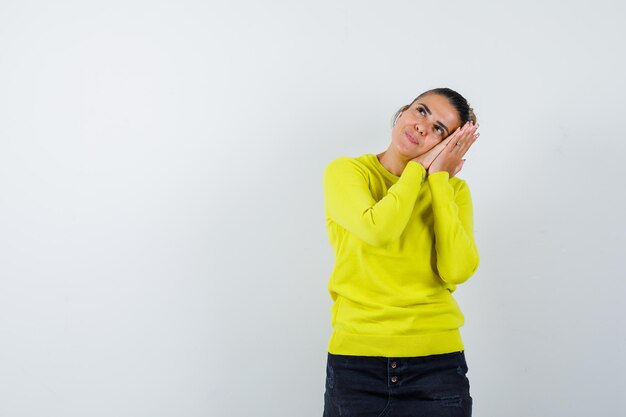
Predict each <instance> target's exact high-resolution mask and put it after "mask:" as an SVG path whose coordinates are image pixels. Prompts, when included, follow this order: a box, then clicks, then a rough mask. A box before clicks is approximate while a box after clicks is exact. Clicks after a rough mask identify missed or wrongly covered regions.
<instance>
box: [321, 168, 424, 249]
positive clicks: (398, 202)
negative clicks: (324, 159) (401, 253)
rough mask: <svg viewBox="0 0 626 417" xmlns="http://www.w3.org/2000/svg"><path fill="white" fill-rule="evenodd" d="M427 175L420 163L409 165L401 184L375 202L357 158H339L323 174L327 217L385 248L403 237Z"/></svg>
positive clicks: (366, 174)
mask: <svg viewBox="0 0 626 417" xmlns="http://www.w3.org/2000/svg"><path fill="white" fill-rule="evenodd" d="M425 175H426V170H425V169H424V167H423V166H422V165H421V164H419V163H417V162H413V161H411V162H409V163H408V164H407V166H406V167H405V169H404V171H403V172H402V175H401V176H400V178H399V179H398V181H397V182H396V183H395V184H394V185H392V186H391V187H389V189H388V191H387V194H386V195H385V196H384V197H383V198H382V199H381V200H380V201H376V200H375V199H374V197H373V196H372V193H371V192H370V189H369V174H368V172H367V171H366V169H365V168H364V167H363V166H362V165H361V164H360V163H359V162H358V161H355V160H354V159H351V158H339V159H336V160H334V161H332V162H331V163H330V164H329V165H328V166H327V167H326V170H325V171H324V179H323V186H324V206H325V208H326V213H327V216H328V217H330V219H331V220H333V221H334V222H335V223H337V224H338V225H340V226H341V227H343V228H344V229H346V230H347V231H348V232H350V233H351V234H353V235H355V236H356V237H358V238H359V239H361V240H363V241H364V242H366V243H368V244H370V245H373V246H386V245H387V244H389V243H391V242H393V241H395V240H397V239H398V238H400V236H401V235H402V232H403V231H404V229H405V227H406V225H407V223H408V222H409V219H410V217H411V213H412V211H413V208H414V206H415V200H416V198H417V194H418V192H419V190H420V188H421V186H422V182H423V180H424V177H425Z"/></svg>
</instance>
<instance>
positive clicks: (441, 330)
mask: <svg viewBox="0 0 626 417" xmlns="http://www.w3.org/2000/svg"><path fill="white" fill-rule="evenodd" d="M476 129H477V125H476V118H475V116H474V113H473V111H472V109H471V108H470V106H469V105H468V103H467V101H466V100H465V99H464V98H463V97H462V96H461V95H460V94H458V93H457V92H455V91H453V90H450V89H448V88H437V89H434V90H429V91H426V92H425V93H423V94H421V95H419V96H418V97H417V98H416V99H415V100H413V102H412V103H411V104H409V105H405V106H403V107H402V108H400V110H398V112H397V113H396V116H395V118H394V126H393V129H392V132H391V144H390V145H389V147H388V148H387V150H386V151H384V152H382V153H380V154H378V155H372V154H366V155H363V156H360V157H357V158H347V157H342V158H339V159H336V160H334V161H332V162H331V163H330V164H329V165H328V166H327V168H326V170H325V171H324V182H323V184H324V205H325V209H326V225H327V231H328V236H329V240H330V243H331V246H332V248H333V250H334V252H335V266H334V269H333V272H332V275H331V277H330V282H329V286H328V288H329V292H330V295H331V297H332V299H333V301H334V304H333V308H332V325H333V334H332V336H331V338H330V342H329V347H328V351H329V353H328V363H327V369H326V372H327V374H326V393H325V395H324V417H334V416H342V417H347V416H358V417H367V416H372V417H383V416H385V417H400V416H407V417H409V416H410V417H417V416H425V417H437V416H459V417H460V416H463V417H467V416H470V415H471V409H472V398H471V397H470V393H469V382H468V379H467V376H466V373H467V364H466V362H465V356H464V353H463V349H464V347H463V342H462V340H461V336H460V334H459V327H461V326H462V324H463V314H462V313H461V311H460V309H459V307H458V305H457V303H456V302H455V300H454V298H453V297H452V292H453V291H454V290H455V288H456V286H457V285H458V284H461V283H463V282H464V281H466V280H467V279H468V278H469V277H470V276H471V275H472V274H473V273H474V272H475V271H476V268H477V267H478V261H479V260H478V251H477V249H476V245H475V243H474V236H473V215H472V202H471V197H470V192H469V189H468V187H467V184H466V183H465V182H464V181H463V180H461V179H459V178H457V177H456V175H457V174H458V173H459V171H460V170H461V168H462V167H463V162H464V159H463V156H464V155H465V153H466V152H467V150H468V149H469V148H470V146H472V144H473V143H474V141H476V139H477V138H478V135H479V134H478V133H477V130H476Z"/></svg>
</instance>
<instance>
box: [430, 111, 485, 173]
mask: <svg viewBox="0 0 626 417" xmlns="http://www.w3.org/2000/svg"><path fill="white" fill-rule="evenodd" d="M476 129H478V126H477V125H474V124H473V123H471V122H467V123H466V124H465V126H463V127H461V128H460V129H457V130H456V131H455V132H454V133H453V134H451V135H450V136H448V137H447V138H446V139H445V140H444V141H443V142H441V143H440V144H439V145H442V144H444V143H445V146H444V148H443V149H442V150H441V151H440V152H439V153H438V154H437V156H436V157H435V159H434V160H433V161H432V163H431V164H430V165H429V166H428V168H427V169H428V173H429V174H434V173H435V172H442V171H447V172H448V174H450V178H452V177H454V176H455V175H456V174H458V173H459V172H460V171H461V168H463V163H464V162H465V160H464V159H463V156H464V155H465V153H466V152H467V150H468V149H469V148H470V146H472V144H473V143H474V142H475V141H476V139H478V136H480V133H477V132H476ZM433 149H434V148H433Z"/></svg>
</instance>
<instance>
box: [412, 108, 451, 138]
mask: <svg viewBox="0 0 626 417" xmlns="http://www.w3.org/2000/svg"><path fill="white" fill-rule="evenodd" d="M417 104H419V105H420V106H422V107H423V108H424V109H425V110H426V113H428V114H429V115H432V114H433V112H431V111H430V109H429V108H428V106H427V105H425V104H424V103H417ZM435 124H436V125H437V126H439V127H441V128H442V129H444V130H445V131H446V133H447V134H446V136H448V135H449V134H450V131H449V130H448V128H447V127H446V125H444V124H443V123H441V122H440V121H439V120H437V121H435Z"/></svg>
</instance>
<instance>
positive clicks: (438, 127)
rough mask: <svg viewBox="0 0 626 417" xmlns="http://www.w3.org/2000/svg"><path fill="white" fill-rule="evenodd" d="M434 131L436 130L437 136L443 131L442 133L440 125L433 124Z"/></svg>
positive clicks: (441, 134)
mask: <svg viewBox="0 0 626 417" xmlns="http://www.w3.org/2000/svg"><path fill="white" fill-rule="evenodd" d="M435 132H437V134H438V135H439V136H443V133H444V132H443V129H442V128H441V126H437V125H435Z"/></svg>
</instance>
